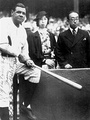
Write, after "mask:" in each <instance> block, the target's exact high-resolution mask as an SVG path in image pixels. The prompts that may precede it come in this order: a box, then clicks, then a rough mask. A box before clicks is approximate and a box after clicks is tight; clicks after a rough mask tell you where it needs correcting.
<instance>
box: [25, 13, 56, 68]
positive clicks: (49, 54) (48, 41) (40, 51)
mask: <svg viewBox="0 0 90 120" xmlns="http://www.w3.org/2000/svg"><path fill="white" fill-rule="evenodd" d="M35 20H36V24H37V26H38V30H37V31H36V32H35V33H30V34H29V35H28V39H27V40H28V44H29V55H30V57H31V59H32V60H33V61H34V62H35V64H36V65H38V66H40V67H43V68H45V69H54V68H55V58H54V49H55V45H56V41H55V37H54V35H53V34H52V33H50V32H49V31H48V29H47V24H48V16H47V13H46V12H45V11H41V12H39V13H38V14H37V16H36V19H35Z"/></svg>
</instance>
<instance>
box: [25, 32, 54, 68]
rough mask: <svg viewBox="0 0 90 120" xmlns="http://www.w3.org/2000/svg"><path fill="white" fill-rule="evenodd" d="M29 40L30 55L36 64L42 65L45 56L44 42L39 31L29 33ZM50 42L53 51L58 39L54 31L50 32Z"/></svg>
mask: <svg viewBox="0 0 90 120" xmlns="http://www.w3.org/2000/svg"><path fill="white" fill-rule="evenodd" d="M27 40H28V45H29V55H30V57H31V59H32V60H33V61H34V62H35V64H36V65H38V66H42V61H43V59H44V56H43V54H42V44H41V39H40V35H39V33H38V31H36V32H35V33H30V34H28V38H27ZM50 42H51V50H52V51H53V50H54V49H55V46H56V41H55V37H54V35H53V34H52V33H50Z"/></svg>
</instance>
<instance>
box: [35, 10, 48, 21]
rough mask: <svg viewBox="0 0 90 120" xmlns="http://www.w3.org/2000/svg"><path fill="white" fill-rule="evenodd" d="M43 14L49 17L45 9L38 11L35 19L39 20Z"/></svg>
mask: <svg viewBox="0 0 90 120" xmlns="http://www.w3.org/2000/svg"><path fill="white" fill-rule="evenodd" d="M43 16H46V17H47V13H46V12H45V11H40V12H38V14H37V16H36V19H35V20H39V19H41V18H42V17H43Z"/></svg>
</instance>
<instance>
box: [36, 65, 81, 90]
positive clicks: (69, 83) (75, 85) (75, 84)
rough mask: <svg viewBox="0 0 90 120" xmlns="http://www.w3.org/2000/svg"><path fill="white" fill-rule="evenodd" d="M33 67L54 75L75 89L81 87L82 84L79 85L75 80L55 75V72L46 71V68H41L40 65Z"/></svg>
mask: <svg viewBox="0 0 90 120" xmlns="http://www.w3.org/2000/svg"><path fill="white" fill-rule="evenodd" d="M35 67H36V68H38V69H40V70H41V71H44V72H45V73H47V74H49V75H51V76H53V77H55V78H57V79H59V80H61V81H63V82H65V83H67V84H68V85H71V86H73V87H75V88H77V89H82V86H81V85H80V84H78V83H76V82H73V81H71V80H69V79H67V78H65V77H62V76H60V75H57V74H55V73H53V72H50V71H48V70H46V69H43V68H41V67H39V66H37V65H35Z"/></svg>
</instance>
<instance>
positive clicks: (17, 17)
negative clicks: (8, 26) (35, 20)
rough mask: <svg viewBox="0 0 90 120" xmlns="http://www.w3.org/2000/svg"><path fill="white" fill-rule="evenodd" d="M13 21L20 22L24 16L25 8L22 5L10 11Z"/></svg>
mask: <svg viewBox="0 0 90 120" xmlns="http://www.w3.org/2000/svg"><path fill="white" fill-rule="evenodd" d="M12 17H13V20H14V23H16V24H21V23H22V22H23V21H24V20H25V17H26V9H25V8H22V7H16V9H15V11H13V12H12Z"/></svg>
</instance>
